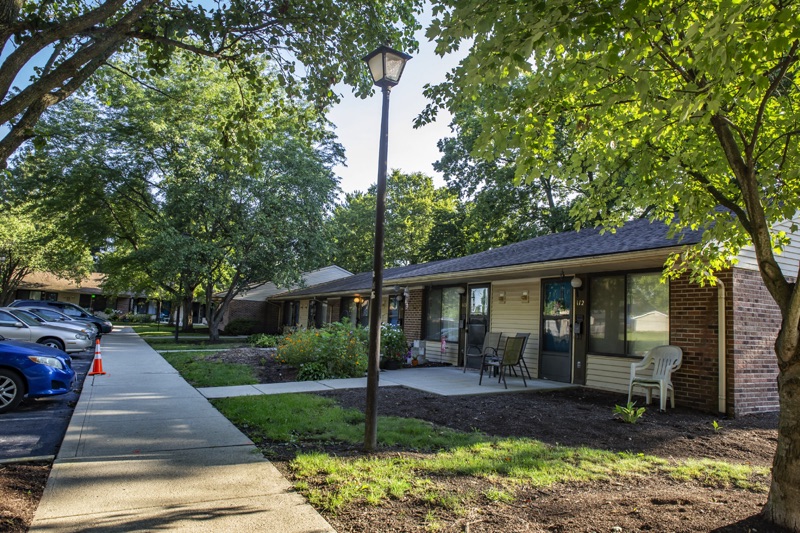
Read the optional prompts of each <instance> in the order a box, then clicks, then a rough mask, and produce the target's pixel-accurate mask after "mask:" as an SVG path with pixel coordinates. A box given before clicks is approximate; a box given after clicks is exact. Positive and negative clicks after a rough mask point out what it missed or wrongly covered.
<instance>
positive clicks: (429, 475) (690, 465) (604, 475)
mask: <svg viewBox="0 0 800 533" xmlns="http://www.w3.org/2000/svg"><path fill="white" fill-rule="evenodd" d="M213 403H214V405H215V406H216V407H217V408H218V409H219V410H220V411H221V412H222V413H223V414H224V415H225V416H226V417H228V418H229V419H230V420H231V421H232V422H233V423H234V424H236V425H237V426H239V427H240V428H242V429H243V430H244V431H245V432H247V433H248V435H249V436H250V438H251V439H253V441H254V442H256V443H258V444H260V445H261V446H262V449H266V450H267V454H268V450H269V446H270V444H271V443H275V444H278V445H282V444H285V443H298V442H318V443H326V442H346V443H352V444H358V443H360V442H363V437H364V415H363V414H362V413H361V412H360V411H357V410H353V409H342V408H340V407H338V406H337V405H336V403H335V402H334V401H333V400H330V399H326V398H321V397H317V396H314V395H307V394H284V395H270V396H246V397H238V398H225V399H220V400H214V401H213ZM378 428H379V429H378V440H379V446H381V447H383V448H384V449H386V448H389V447H391V449H401V450H403V451H405V452H408V453H391V454H378V455H373V456H367V457H365V456H360V457H346V456H345V457H342V456H339V455H330V454H326V453H300V454H298V455H297V456H296V458H295V459H294V461H292V463H291V468H292V469H293V471H294V473H295V475H296V477H297V481H296V482H295V487H296V488H297V489H298V490H299V491H301V492H302V493H303V494H304V495H305V496H306V497H307V498H308V499H309V501H310V502H311V503H312V504H313V505H315V506H316V507H317V508H320V509H325V510H328V511H331V512H335V511H336V510H337V509H341V508H343V507H346V506H353V505H355V506H358V505H364V504H366V505H381V504H382V503H385V502H388V501H389V500H390V499H393V498H402V497H405V496H413V497H416V498H419V499H421V500H422V501H427V502H430V503H432V504H436V505H440V506H444V507H447V508H450V509H453V510H456V511H457V510H458V509H459V508H461V507H462V506H465V505H467V504H470V503H474V501H475V500H476V499H477V498H478V497H481V496H482V497H485V498H488V499H489V500H492V501H504V502H507V503H509V502H514V501H515V497H516V490H517V488H518V487H520V486H522V485H526V486H531V485H532V486H536V487H547V486H551V485H554V484H557V483H566V482H571V481H591V480H598V479H616V478H624V477H633V476H640V475H647V474H652V473H659V474H664V475H668V476H671V477H673V478H675V479H677V480H685V479H694V480H697V481H698V482H700V483H702V484H704V485H707V486H712V487H730V486H736V487H739V488H743V489H746V490H753V491H764V490H766V483H767V481H768V479H769V469H768V468H763V467H753V466H750V465H740V464H732V463H727V462H724V461H711V460H686V461H667V460H666V459H662V458H659V457H654V456H648V455H644V454H633V453H617V452H611V451H607V450H599V449H592V448H586V447H582V448H570V447H565V446H558V445H556V446H552V445H548V444H545V443H543V442H540V441H537V440H534V439H527V438H496V437H491V436H487V435H483V434H480V433H463V432H459V431H455V430H451V429H448V428H444V427H438V426H434V425H432V424H430V423H428V422H425V421H421V420H416V419H407V418H397V417H380V418H379V421H378ZM452 476H471V477H474V478H480V479H483V480H485V481H486V482H487V483H484V484H483V485H482V486H483V487H484V489H482V490H483V492H482V493H481V494H467V493H463V492H454V491H453V490H452V489H449V488H447V487H446V486H445V485H443V484H441V483H439V482H437V479H440V478H442V477H445V478H446V477H452Z"/></svg>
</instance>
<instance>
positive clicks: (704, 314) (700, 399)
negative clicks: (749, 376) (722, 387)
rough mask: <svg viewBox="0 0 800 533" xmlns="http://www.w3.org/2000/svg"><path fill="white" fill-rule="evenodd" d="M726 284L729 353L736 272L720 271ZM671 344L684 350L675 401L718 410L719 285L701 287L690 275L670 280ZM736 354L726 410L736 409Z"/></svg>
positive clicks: (729, 363) (729, 370)
mask: <svg viewBox="0 0 800 533" xmlns="http://www.w3.org/2000/svg"><path fill="white" fill-rule="evenodd" d="M718 277H719V278H720V279H721V280H722V282H723V283H724V284H725V294H726V298H725V304H726V308H727V309H726V330H727V331H726V333H727V334H726V338H727V339H728V340H727V343H728V354H730V353H731V349H730V348H731V346H732V341H733V301H732V298H731V294H732V291H733V273H732V272H731V271H727V272H720V273H718ZM669 290H670V304H669V307H670V309H669V316H670V322H669V329H670V344H674V345H676V346H680V348H681V349H682V350H683V364H682V365H681V368H680V369H679V370H678V372H677V373H676V374H675V375H673V378H672V382H673V385H674V386H675V401H676V403H677V404H679V405H683V406H686V407H691V408H694V409H699V410H702V411H709V412H718V411H719V408H718V393H719V388H718V381H719V380H718V369H719V355H718V344H717V339H718V329H719V328H718V315H717V308H718V303H717V302H718V300H717V298H718V287H709V286H705V287H700V286H699V285H696V284H693V283H690V282H689V278H688V276H683V277H681V278H680V279H677V280H673V281H671V282H670V288H669ZM733 366H734V362H733V358H732V357H730V355H729V356H728V357H727V361H726V367H727V369H726V376H727V378H726V381H727V387H726V389H727V401H726V404H727V410H728V411H729V412H731V410H732V409H733V401H734V399H733V396H732V395H731V392H732V390H733V380H732V374H733Z"/></svg>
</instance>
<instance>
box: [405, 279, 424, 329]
mask: <svg viewBox="0 0 800 533" xmlns="http://www.w3.org/2000/svg"><path fill="white" fill-rule="evenodd" d="M424 296H425V289H412V290H410V291H409V295H408V302H407V303H408V307H407V308H406V310H405V316H404V318H403V331H405V333H406V339H408V342H413V341H415V340H419V339H421V338H422V308H423V305H422V304H423V299H424ZM403 304H404V305H405V304H406V302H403Z"/></svg>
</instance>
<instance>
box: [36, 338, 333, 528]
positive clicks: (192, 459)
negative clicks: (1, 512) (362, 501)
mask: <svg viewBox="0 0 800 533" xmlns="http://www.w3.org/2000/svg"><path fill="white" fill-rule="evenodd" d="M126 329H127V328H126ZM102 356H103V369H104V370H105V372H106V373H107V374H106V375H98V376H90V377H87V378H86V382H85V383H84V386H83V392H82V394H81V398H80V401H79V402H78V405H77V407H76V408H75V412H74V414H73V416H72V420H71V422H70V425H69V428H68V429H67V434H66V437H65V438H64V442H63V444H62V447H61V450H60V451H59V454H58V458H57V459H56V462H55V463H54V465H53V470H52V471H51V473H50V478H49V479H48V482H47V488H46V489H45V492H44V496H43V497H42V500H41V502H40V504H39V508H38V509H37V511H36V516H35V518H34V521H33V525H32V526H31V529H30V531H37V532H43V531H58V532H66V531H81V532H99V531H102V532H114V531H155V530H169V531H192V532H197V531H213V532H227V531H236V532H240V531H264V532H281V533H283V532H308V533H311V532H323V531H333V528H331V526H330V525H329V524H328V523H327V522H326V521H325V520H324V519H323V518H322V517H321V516H320V515H319V514H318V513H317V512H316V511H315V510H314V509H313V508H312V507H311V506H310V505H308V504H307V503H306V502H305V500H304V499H303V498H302V497H301V496H299V495H298V494H296V493H294V492H292V490H291V486H290V485H289V482H288V481H287V480H286V479H284V478H283V476H281V474H280V473H279V472H278V471H277V469H275V467H274V466H273V465H272V464H271V463H269V462H268V461H266V460H265V459H264V458H263V457H262V455H261V453H260V452H259V451H258V449H257V448H256V447H255V446H254V445H253V443H252V442H251V441H250V440H249V439H248V438H247V437H246V436H245V435H243V434H242V433H241V432H240V431H239V430H238V429H237V428H236V427H235V426H233V424H231V423H230V422H229V421H228V420H227V419H226V418H225V417H223V416H222V415H221V414H220V413H219V412H218V411H217V410H216V409H214V408H213V407H212V406H211V405H210V404H209V403H208V402H207V401H206V400H205V398H204V397H203V396H202V395H201V394H200V393H199V392H198V391H197V390H195V389H194V388H193V387H191V386H190V385H189V384H188V383H186V381H184V380H183V378H181V377H180V375H179V374H178V373H177V372H176V371H175V370H174V369H173V368H172V367H171V366H170V365H169V364H168V363H167V362H166V361H164V359H163V358H162V357H161V356H159V355H158V354H157V353H156V352H155V351H153V350H152V349H151V348H150V347H149V346H148V345H147V344H146V343H145V342H144V341H142V340H141V339H140V338H139V336H138V335H136V334H135V333H116V332H115V333H112V334H109V335H104V336H103V341H102Z"/></svg>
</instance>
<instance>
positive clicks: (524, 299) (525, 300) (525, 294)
mask: <svg viewBox="0 0 800 533" xmlns="http://www.w3.org/2000/svg"><path fill="white" fill-rule="evenodd" d="M520 300H522V303H524V304H526V303H528V291H522V297H521V298H520Z"/></svg>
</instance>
